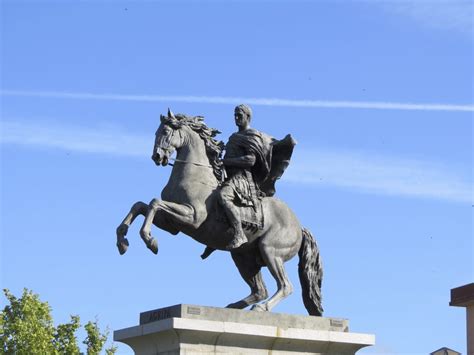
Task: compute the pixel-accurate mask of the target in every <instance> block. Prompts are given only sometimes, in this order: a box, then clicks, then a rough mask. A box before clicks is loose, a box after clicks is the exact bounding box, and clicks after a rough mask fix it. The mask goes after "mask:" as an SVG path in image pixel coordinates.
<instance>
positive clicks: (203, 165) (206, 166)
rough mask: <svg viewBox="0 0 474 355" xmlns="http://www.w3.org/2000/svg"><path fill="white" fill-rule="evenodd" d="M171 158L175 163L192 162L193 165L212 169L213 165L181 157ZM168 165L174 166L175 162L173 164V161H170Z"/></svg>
mask: <svg viewBox="0 0 474 355" xmlns="http://www.w3.org/2000/svg"><path fill="white" fill-rule="evenodd" d="M169 160H172V161H174V162H175V163H183V164H192V165H196V166H202V167H204V168H209V169H212V166H211V165H205V164H200V163H195V162H192V161H187V160H181V159H174V158H169ZM168 165H171V166H174V164H171V163H168Z"/></svg>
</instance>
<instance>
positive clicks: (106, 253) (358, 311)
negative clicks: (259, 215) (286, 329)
mask: <svg viewBox="0 0 474 355" xmlns="http://www.w3.org/2000/svg"><path fill="white" fill-rule="evenodd" d="M1 16H2V21H1V23H2V24H1V26H2V40H1V42H2V79H1V84H2V88H1V90H2V92H1V93H2V95H1V100H2V101H1V103H2V111H1V113H2V120H1V186H2V190H1V191H2V193H1V277H2V278H1V284H2V287H7V288H9V289H11V290H12V291H13V292H14V293H16V294H19V293H20V292H21V289H22V288H23V287H28V288H31V289H33V290H34V291H35V292H37V293H39V294H40V295H41V297H42V298H43V299H45V300H48V301H49V302H50V304H51V306H52V307H53V309H54V316H55V319H56V321H58V322H64V321H67V319H68V316H69V314H79V315H80V316H81V317H82V319H83V321H86V320H88V319H93V318H94V317H95V316H97V317H98V318H99V320H100V323H101V324H102V325H104V326H106V325H107V326H109V328H111V329H120V328H124V327H128V326H132V325H135V324H136V323H137V322H138V314H139V312H141V311H145V310H149V309H153V308H158V307H163V306H168V305H172V304H176V303H193V304H202V305H210V306H224V305H226V304H227V303H230V302H233V301H235V300H237V299H240V298H241V297H243V296H245V295H246V294H247V293H248V290H247V286H246V284H245V283H244V282H243V281H242V280H241V279H240V276H239V275H238V273H237V270H236V268H235V267H234V266H233V263H232V261H231V259H230V257H229V255H228V254H226V253H224V252H219V253H215V254H213V255H212V257H210V258H209V259H208V260H206V261H205V262H203V261H201V260H200V258H199V254H200V253H201V251H202V246H201V245H199V244H198V243H196V242H194V241H193V240H191V239H190V238H187V237H186V236H184V235H181V234H180V235H178V236H176V237H172V236H171V235H168V234H167V233H165V232H163V231H160V230H156V229H154V230H153V234H154V235H155V236H156V237H157V238H158V241H159V243H160V252H159V254H158V256H155V255H153V254H151V253H150V252H149V251H148V250H147V249H146V247H145V246H144V245H143V243H142V241H141V240H140V238H139V235H138V230H139V226H140V225H141V220H137V222H136V224H135V225H133V226H132V227H131V228H130V231H129V241H130V244H131V245H130V249H129V251H128V252H127V254H126V255H124V256H119V255H118V253H117V251H116V248H115V228H116V227H117V225H118V224H119V223H120V221H121V220H122V218H123V217H124V216H125V214H126V213H127V212H128V210H129V208H130V206H131V205H132V204H133V203H134V202H135V201H138V200H142V201H145V202H148V201H150V200H151V199H152V198H153V197H157V196H159V195H160V191H161V189H162V188H163V186H164V184H165V183H166V181H167V179H168V175H169V172H170V170H169V168H158V167H156V166H155V165H154V163H153V162H152V161H151V159H150V158H149V157H150V155H151V150H152V146H153V140H154V133H155V130H156V127H157V126H158V124H159V115H160V114H162V113H165V112H166V110H167V108H168V107H171V109H172V110H173V111H175V112H183V113H188V114H194V115H203V116H205V117H206V122H207V123H208V124H209V125H210V126H212V127H216V128H219V129H220V130H221V131H222V135H221V136H220V139H222V140H224V141H225V140H227V138H228V136H229V135H230V134H231V133H232V132H233V131H234V129H235V127H234V124H233V120H232V114H233V107H234V106H235V104H236V103H240V102H241V101H243V102H247V103H250V104H251V105H252V108H253V111H254V119H253V126H254V127H255V128H257V129H260V130H263V131H265V132H267V133H269V134H271V135H273V136H275V137H283V136H284V135H285V134H287V133H291V134H292V135H293V136H294V137H295V138H296V139H297V140H298V145H297V148H296V149H295V152H294V158H293V160H292V164H291V166H290V168H289V169H288V170H287V172H286V173H285V175H284V177H283V179H282V180H280V182H279V185H278V197H279V198H281V199H283V200H284V201H286V202H287V203H288V204H289V205H290V206H291V208H292V209H293V210H294V211H295V212H296V214H297V215H298V217H299V219H300V220H301V222H302V224H303V225H304V226H306V227H308V228H309V229H311V230H312V231H313V233H314V234H315V235H316V238H317V240H318V242H319V245H320V248H321V252H322V256H323V260H324V263H325V280H324V285H323V294H324V307H325V310H326V312H325V315H326V316H334V317H344V318H348V319H349V320H350V324H351V329H352V331H355V332H367V333H374V334H376V337H377V345H376V346H375V347H372V348H369V349H366V350H364V351H361V353H384V354H385V353H398V354H407V353H424V354H426V353H429V352H431V351H433V350H436V349H438V348H440V347H442V346H448V347H450V348H452V349H454V350H457V351H460V352H465V316H464V310H463V309H458V308H452V307H449V306H448V302H449V290H450V289H451V288H453V287H457V286H460V285H463V284H466V283H470V282H472V281H473V271H474V262H473V254H474V253H473V252H474V246H473V242H472V239H473V226H472V217H473V216H472V213H473V212H472V203H473V201H472V200H473V196H472V166H473V165H472V151H473V149H472V148H473V147H472V139H473V126H472V120H473V112H474V106H473V102H474V100H473V68H472V64H471V63H472V62H473V59H474V58H473V23H472V16H473V5H472V2H468V1H410V0H406V1H334V2H332V1H331V2H330V1H314V2H310V1H291V2H290V1H252V2H251V1H230V2H219V1H202V2H197V1H176V2H171V1H95V2H93V1H77V2H76V1H74V2H73V1H63V2H60V1H41V0H38V1H9V0H4V1H2V14H1ZM296 265H297V260H296V259H295V260H292V261H291V262H289V263H288V264H287V270H288V272H289V274H290V277H291V279H292V281H293V284H294V286H295V292H294V294H293V295H292V296H291V297H290V298H288V299H287V300H285V301H283V302H282V303H281V304H280V305H279V306H277V307H276V309H275V311H276V312H288V313H296V314H304V313H305V310H304V307H303V305H302V301H301V298H300V288H299V282H298V276H297V271H296V269H297V266H296ZM265 275H266V280H267V284H268V287H269V290H270V291H271V292H272V291H274V289H275V285H274V284H273V281H272V279H271V278H269V277H268V276H269V275H268V273H267V272H266V273H265ZM4 301H5V300H4V299H2V301H1V302H2V304H4ZM119 350H120V351H119V352H120V353H123V354H127V353H129V351H130V350H129V348H128V347H127V346H125V345H119Z"/></svg>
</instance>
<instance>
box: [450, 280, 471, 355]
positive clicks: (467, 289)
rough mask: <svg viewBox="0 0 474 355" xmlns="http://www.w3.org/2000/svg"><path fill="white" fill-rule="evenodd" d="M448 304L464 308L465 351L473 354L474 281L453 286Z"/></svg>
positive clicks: (469, 354)
mask: <svg viewBox="0 0 474 355" xmlns="http://www.w3.org/2000/svg"><path fill="white" fill-rule="evenodd" d="M449 305H450V306H455V307H465V308H466V334H467V336H466V338H467V353H468V355H474V283H470V284H468V285H464V286H461V287H457V288H453V289H452V290H451V302H449Z"/></svg>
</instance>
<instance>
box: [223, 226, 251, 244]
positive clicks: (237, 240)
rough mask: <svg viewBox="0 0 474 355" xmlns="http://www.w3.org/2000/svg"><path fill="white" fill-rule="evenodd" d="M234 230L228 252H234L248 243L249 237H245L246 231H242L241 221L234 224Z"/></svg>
mask: <svg viewBox="0 0 474 355" xmlns="http://www.w3.org/2000/svg"><path fill="white" fill-rule="evenodd" d="M232 227H233V229H234V237H233V238H232V241H231V242H230V243H229V244H228V245H227V250H232V249H236V248H238V247H240V246H241V245H242V244H245V243H247V242H248V239H247V237H246V236H245V233H244V230H243V229H242V224H241V223H240V221H238V222H234V223H232Z"/></svg>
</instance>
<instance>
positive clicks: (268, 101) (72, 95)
mask: <svg viewBox="0 0 474 355" xmlns="http://www.w3.org/2000/svg"><path fill="white" fill-rule="evenodd" d="M0 94H1V95H2V96H29V97H44V98H60V99H79V100H118V101H146V102H185V103H206V104H232V105H235V104H240V103H247V104H250V105H256V106H285V107H314V108H353V109H372V110H418V111H464V112H474V105H453V104H438V103H437V104H423V103H421V104H420V103H401V102H372V101H330V100H290V99H278V98H255V97H228V96H173V95H122V94H94V93H87V92H59V91H20V90H1V91H0Z"/></svg>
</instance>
